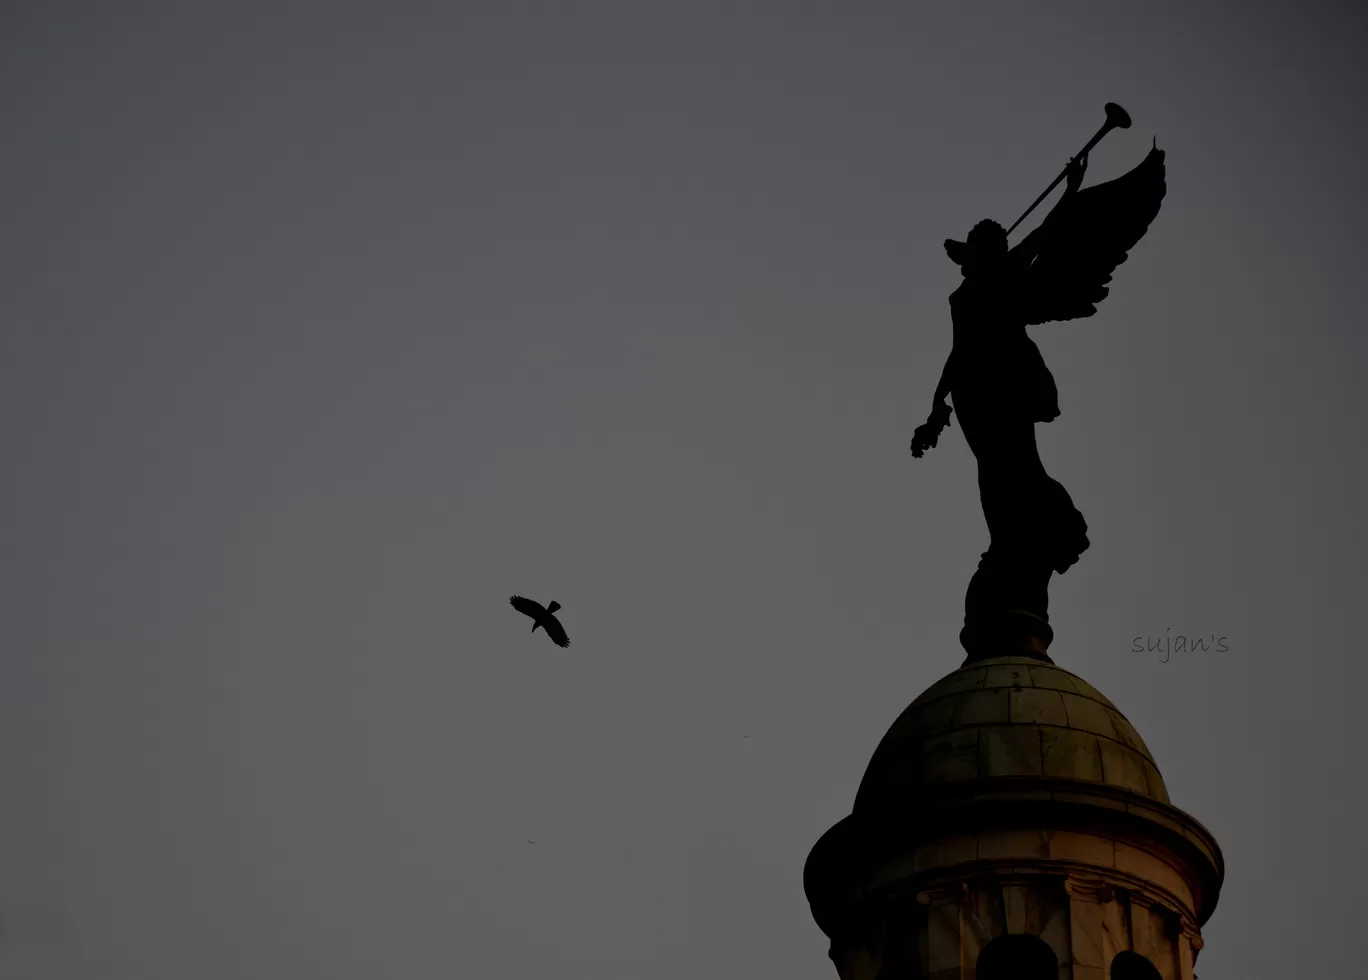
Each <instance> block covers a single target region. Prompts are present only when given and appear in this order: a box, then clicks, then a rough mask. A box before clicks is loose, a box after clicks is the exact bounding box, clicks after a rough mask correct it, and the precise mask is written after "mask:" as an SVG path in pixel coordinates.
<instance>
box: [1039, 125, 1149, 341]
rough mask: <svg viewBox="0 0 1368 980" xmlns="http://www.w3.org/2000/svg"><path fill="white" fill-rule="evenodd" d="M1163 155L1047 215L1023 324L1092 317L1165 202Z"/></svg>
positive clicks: (1083, 193)
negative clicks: (1113, 274) (1127, 257)
mask: <svg viewBox="0 0 1368 980" xmlns="http://www.w3.org/2000/svg"><path fill="white" fill-rule="evenodd" d="M1165 190H1166V187H1165V185H1164V151H1163V150H1160V149H1158V148H1157V147H1156V148H1155V149H1152V150H1150V152H1149V155H1148V156H1147V157H1145V159H1144V162H1142V163H1141V164H1140V165H1139V166H1138V167H1136V168H1135V169H1134V170H1132V171H1131V172H1130V173H1128V174H1126V175H1125V176H1123V177H1118V178H1117V179H1116V180H1112V181H1108V182H1107V183H1105V184H1097V185H1096V186H1094V187H1089V188H1088V189H1087V190H1081V191H1078V192H1076V193H1075V194H1073V195H1072V197H1071V198H1069V199H1068V200H1066V201H1064V202H1062V203H1061V205H1060V206H1059V207H1058V208H1056V209H1055V211H1053V212H1051V214H1050V217H1049V219H1048V220H1047V222H1046V225H1045V226H1043V227H1042V232H1043V235H1042V242H1041V244H1040V247H1039V251H1038V252H1037V253H1036V255H1035V258H1034V259H1033V260H1032V262H1031V264H1030V266H1029V267H1028V269H1029V271H1028V283H1029V285H1028V288H1027V296H1028V299H1027V318H1026V322H1027V323H1029V324H1034V323H1049V322H1050V321H1052V320H1073V319H1076V318H1078V317H1087V316H1092V315H1093V314H1094V313H1096V312H1097V304H1098V303H1100V302H1102V300H1103V299H1105V298H1106V296H1107V293H1108V292H1109V289H1108V288H1107V283H1109V282H1111V278H1112V273H1113V272H1114V271H1115V270H1116V267H1117V266H1119V265H1120V264H1121V263H1122V262H1124V261H1126V253H1128V252H1129V251H1130V250H1131V249H1132V248H1134V247H1135V245H1136V243H1137V242H1139V241H1140V239H1141V238H1142V237H1144V234H1145V231H1146V230H1147V229H1148V228H1149V226H1150V222H1152V221H1153V220H1154V218H1155V216H1156V215H1157V214H1158V213H1159V205H1160V203H1161V202H1162V201H1163V199H1164V191H1165Z"/></svg>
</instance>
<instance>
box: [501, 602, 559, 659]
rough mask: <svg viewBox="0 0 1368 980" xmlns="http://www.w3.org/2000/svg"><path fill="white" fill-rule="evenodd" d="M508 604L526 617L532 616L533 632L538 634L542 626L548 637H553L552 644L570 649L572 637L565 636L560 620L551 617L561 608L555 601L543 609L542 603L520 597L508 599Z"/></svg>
mask: <svg viewBox="0 0 1368 980" xmlns="http://www.w3.org/2000/svg"><path fill="white" fill-rule="evenodd" d="M508 604H509V605H511V606H512V607H513V608H514V609H516V610H518V612H520V613H522V614H523V615H524V616H531V617H532V619H533V620H535V622H533V623H532V632H533V633H535V632H537V627H538V626H541V627H543V628H544V629H545V630H546V635H547V636H549V637H551V642H552V643H554V644H556V646H558V647H568V646H569V645H570V637H568V636H566V635H565V627H563V626H561V624H560V620H559V619H557V618H556V617H555V616H553V615H551V614H552V613H553V612H555V611H556V610H557V609H559V608H560V607H561V604H560V603H559V602H557V601H556V600H555V599H552V600H551V605H549V606H547V607H546V608H544V609H543V608H542V604H541V603H540V602H533V601H532V600H531V599H524V598H523V597H522V596H520V595H511V596H509V597H508Z"/></svg>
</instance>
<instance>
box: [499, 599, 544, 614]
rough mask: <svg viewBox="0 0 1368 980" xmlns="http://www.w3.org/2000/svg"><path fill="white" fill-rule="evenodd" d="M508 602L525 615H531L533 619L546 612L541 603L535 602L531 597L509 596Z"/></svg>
mask: <svg viewBox="0 0 1368 980" xmlns="http://www.w3.org/2000/svg"><path fill="white" fill-rule="evenodd" d="M508 604H509V605H510V606H512V607H513V608H514V609H516V610H518V612H520V613H522V614H523V615H524V616H531V617H532V618H533V619H536V618H537V617H539V616H541V615H542V614H543V613H545V612H546V610H545V609H543V608H542V606H541V603H539V602H533V601H532V600H531V599H524V598H523V597H522V596H520V595H511V596H509V597H508Z"/></svg>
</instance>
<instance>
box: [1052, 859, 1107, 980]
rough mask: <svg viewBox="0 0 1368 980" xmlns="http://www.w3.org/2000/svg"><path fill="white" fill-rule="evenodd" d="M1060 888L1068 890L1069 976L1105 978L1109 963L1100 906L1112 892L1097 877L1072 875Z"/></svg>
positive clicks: (1088, 979)
mask: <svg viewBox="0 0 1368 980" xmlns="http://www.w3.org/2000/svg"><path fill="white" fill-rule="evenodd" d="M1064 889H1065V891H1067V892H1068V893H1069V965H1070V967H1071V968H1072V969H1071V973H1070V976H1071V978H1072V980H1105V978H1106V976H1107V968H1108V966H1109V965H1110V964H1109V963H1108V961H1107V958H1106V947H1107V946H1108V945H1109V944H1108V943H1107V942H1106V940H1105V938H1104V937H1105V933H1106V931H1107V930H1106V928H1105V925H1104V923H1103V919H1102V906H1103V905H1104V904H1106V903H1109V902H1111V901H1112V899H1113V898H1115V893H1114V892H1113V891H1112V887H1111V886H1110V885H1109V884H1107V883H1106V882H1105V881H1102V880H1101V879H1099V878H1080V877H1077V876H1074V875H1070V876H1069V877H1068V878H1066V879H1065V881H1064ZM1061 965H1062V964H1061Z"/></svg>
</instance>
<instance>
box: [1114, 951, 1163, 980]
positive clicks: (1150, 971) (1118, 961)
mask: <svg viewBox="0 0 1368 980" xmlns="http://www.w3.org/2000/svg"><path fill="white" fill-rule="evenodd" d="M1111 980H1163V977H1161V976H1160V975H1159V970H1158V968H1157V967H1156V966H1155V965H1154V964H1153V963H1151V962H1150V961H1149V960H1147V959H1145V958H1144V957H1143V956H1141V955H1140V954H1139V953H1132V952H1131V951H1130V950H1128V949H1127V950H1124V951H1122V952H1120V953H1117V954H1116V958H1115V959H1114V960H1112V965H1111Z"/></svg>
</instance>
